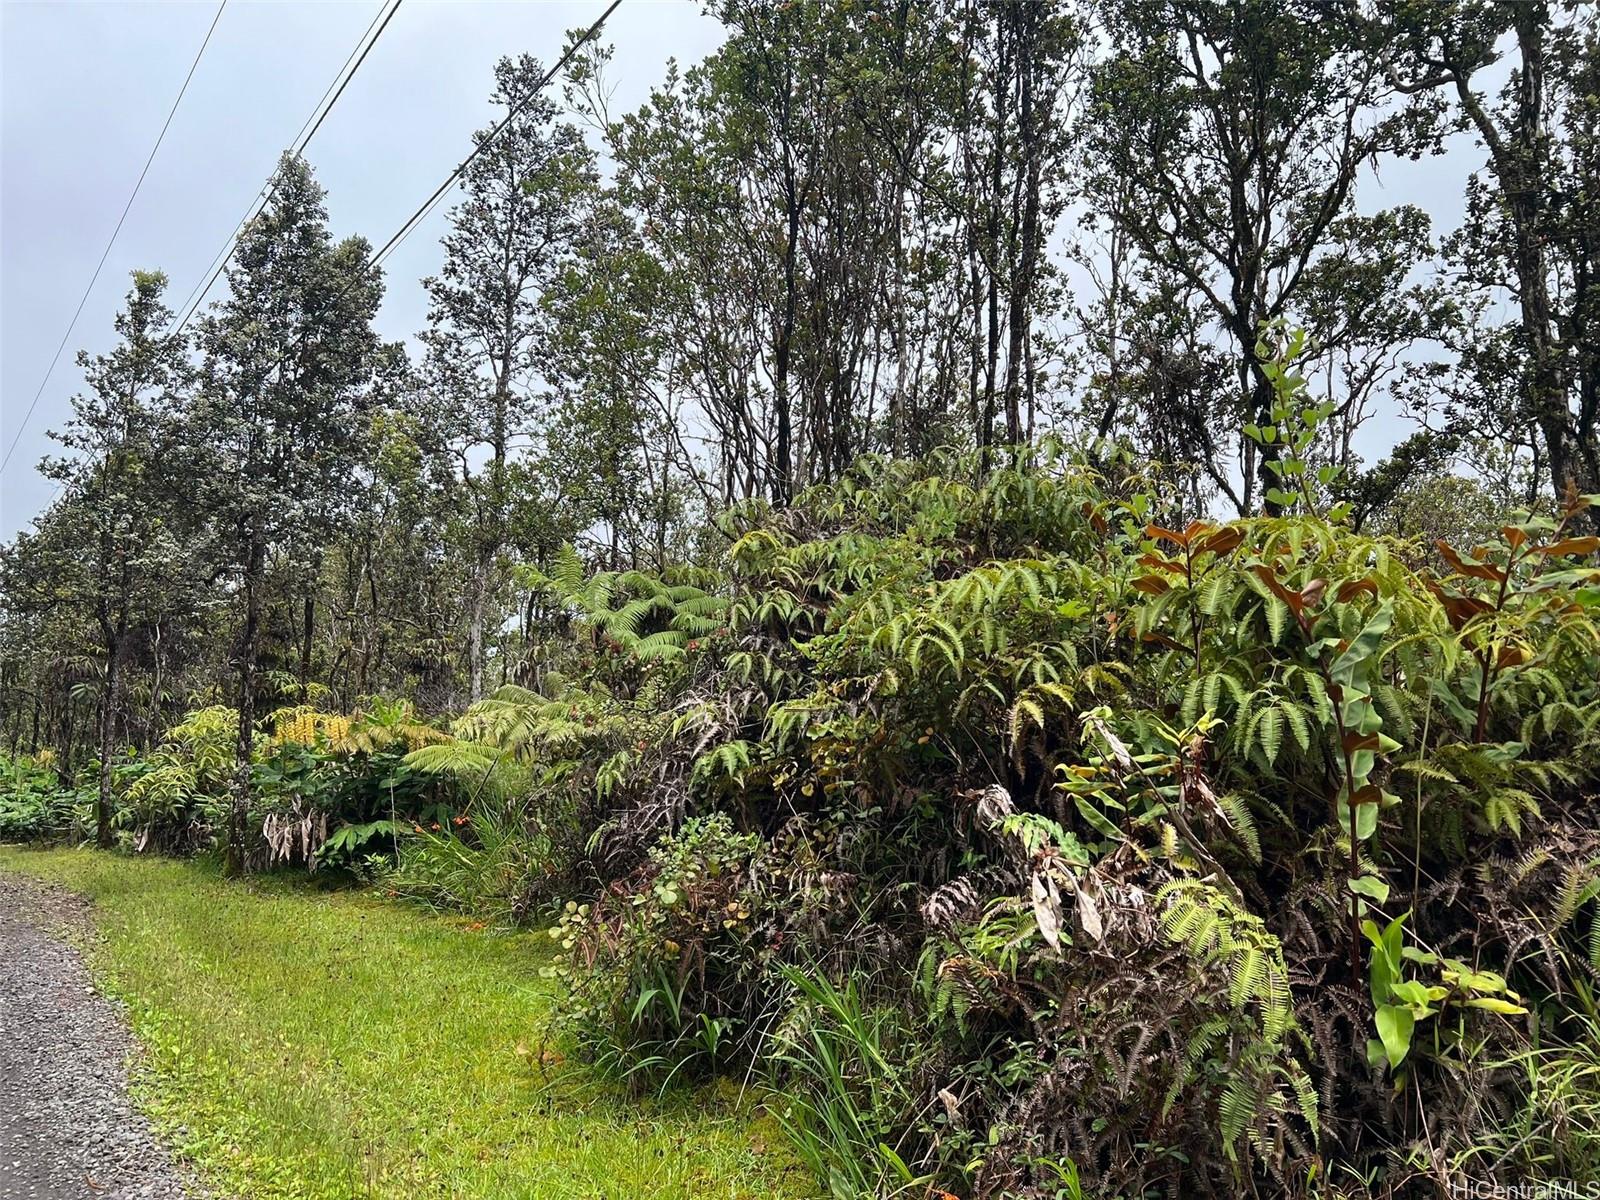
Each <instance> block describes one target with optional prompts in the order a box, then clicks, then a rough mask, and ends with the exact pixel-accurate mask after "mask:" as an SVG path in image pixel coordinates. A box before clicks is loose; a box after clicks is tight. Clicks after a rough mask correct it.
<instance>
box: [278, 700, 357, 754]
mask: <svg viewBox="0 0 1600 1200" xmlns="http://www.w3.org/2000/svg"><path fill="white" fill-rule="evenodd" d="M272 730H273V734H274V735H275V736H276V737H277V739H278V740H279V741H280V742H293V743H295V744H296V745H299V746H317V745H327V746H339V745H342V744H343V743H344V741H345V740H346V739H347V738H348V737H349V736H350V718H349V717H347V716H343V715H341V714H339V713H325V712H318V711H317V710H316V709H314V708H306V707H301V708H280V709H279V710H278V711H277V712H275V713H273V714H272Z"/></svg>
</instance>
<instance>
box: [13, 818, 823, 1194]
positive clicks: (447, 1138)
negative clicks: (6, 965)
mask: <svg viewBox="0 0 1600 1200" xmlns="http://www.w3.org/2000/svg"><path fill="white" fill-rule="evenodd" d="M0 870H9V871H13V872H16V873H20V874H27V875H33V876H36V877H40V878H45V879H50V880H53V881H56V882H59V883H62V884H65V885H66V886H68V887H70V888H73V889H75V890H77V891H79V892H82V893H84V894H85V895H87V896H89V897H91V898H92V899H93V900H94V902H95V904H96V910H97V918H96V919H97V924H98V927H99V929H100V932H101V934H102V937H101V938H100V939H99V943H98V945H97V946H96V947H95V949H94V951H93V959H94V966H95V969H96V972H97V974H98V976H99V978H100V980H101V982H102V984H103V985H104V986H105V987H106V988H107V990H109V991H111V992H112V993H114V994H116V995H118V996H120V997H121V998H122V999H123V1000H124V1001H125V1002H126V1003H127V1005H128V1007H129V1010H130V1013H131V1016H132V1021H133V1025H134V1029H135V1031H136V1032H137V1034H138V1035H139V1037H140V1039H141V1040H142V1041H143V1043H144V1045H145V1047H146V1048H147V1050H148V1055H147V1057H146V1062H145V1064H144V1066H143V1067H142V1068H141V1070H140V1071H139V1073H138V1078H137V1082H136V1089H137V1095H138V1100H139V1102H140V1103H141V1105H143V1107H144V1108H145V1109H146V1111H147V1112H149V1113H150V1115H151V1117H152V1118H153V1120H154V1121H155V1122H156V1124H157V1125H158V1127H160V1128H161V1129H163V1130H164V1131H165V1132H166V1134H167V1135H168V1137H169V1138H170V1139H171V1141H172V1144H173V1145H175V1146H176V1147H177V1148H178V1150H179V1151H180V1152H181V1153H182V1154H184V1155H185V1156H187V1157H189V1158H190V1159H192V1160H193V1161H194V1162H195V1163H196V1164H197V1166H198V1167H199V1168H200V1170H201V1173H202V1175H203V1176H204V1177H205V1178H206V1180H207V1181H208V1182H210V1183H211V1184H212V1185H213V1186H214V1187H216V1188H217V1189H218V1190H219V1191H221V1192H223V1193H225V1194H228V1195H232V1196H238V1197H248V1198H251V1200H255V1198H262V1200H265V1198H274V1200H276V1198H280V1197H281V1198H285V1200H289V1198H293V1200H344V1198H354V1197H396V1198H404V1200H413V1198H421V1197H444V1196H451V1197H456V1196H459V1197H474V1198H476V1197H483V1198H486V1200H489V1198H502V1197H504V1198H507V1200H509V1198H512V1197H516V1198H519V1200H520V1198H523V1197H527V1198H533V1197H560V1198H562V1200H568V1198H572V1197H596V1198H599V1197H608V1198H613V1200H634V1198H635V1197H663V1198H665V1197H707V1198H710V1197H723V1198H728V1200H735V1198H747V1197H748V1198H753V1197H766V1196H796V1195H805V1194H808V1193H810V1192H811V1191H812V1190H813V1188H812V1185H810V1184H809V1183H808V1181H807V1178H806V1177H805V1176H804V1174H803V1173H801V1172H799V1171H798V1170H796V1169H795V1168H794V1167H793V1166H792V1160H791V1159H789V1158H788V1156H787V1153H786V1152H784V1151H783V1150H782V1149H781V1147H782V1143H783V1138H782V1134H781V1133H777V1132H775V1131H773V1129H772V1126H771V1125H770V1124H769V1123H767V1122H765V1121H763V1120H757V1119H756V1118H754V1117H752V1115H751V1114H750V1113H749V1111H748V1110H747V1109H744V1110H741V1109H740V1108H739V1107H738V1106H736V1105H735V1104H734V1103H733V1102H732V1100H731V1099H730V1098H729V1097H728V1096H727V1095H726V1094H721V1095H712V1094H707V1093H701V1094H697V1095H694V1096H690V1097H684V1098H681V1099H679V1100H677V1101H673V1102H665V1103H652V1102H645V1103H643V1104H641V1103H640V1102H638V1101H635V1100H630V1099H628V1098H626V1097H622V1096H620V1095H618V1094H617V1093H615V1092H614V1091H611V1090H609V1089H607V1088H605V1087H602V1086H600V1085H599V1084H597V1083H595V1082H594V1081H593V1080H592V1079H591V1078H590V1077H589V1076H587V1075H586V1073H585V1072H584V1071H583V1069H582V1068H580V1067H577V1066H574V1065H571V1064H566V1063H564V1062H562V1061H560V1058H559V1055H556V1054H555V1053H554V1052H553V1051H550V1050H549V1049H548V1048H547V1047H546V1046H545V1040H544V1036H543V1031H544V1023H545V1020H546V1018H547V1017H548V1014H549V1011H550V1005H551V1004H552V1002H553V998H552V995H551V993H550V990H549V985H548V984H547V983H546V982H545V981H544V980H542V979H541V978H540V975H539V967H540V965H541V964H542V962H543V961H544V958H545V955H546V951H545V950H544V949H543V948H542V945H541V943H543V944H546V945H547V944H548V942H547V941H545V940H544V939H539V938H536V937H533V936H531V935H522V936H516V935H507V934H496V933H493V932H490V931H481V930H474V929H472V928H471V927H469V926H467V925H465V924H464V923H461V922H454V921H446V920H442V919H437V918H431V917H427V916H424V915H422V914H419V913H417V912H416V911H415V910H411V909H407V908H403V907H401V906H399V905H395V904H390V903H385V902H383V901H381V900H379V899H376V898H374V897H371V896H367V895H363V894H360V893H358V892H317V891H311V890H308V889H306V888H305V887H296V886H290V885H288V884H284V883H276V882H271V881H262V882H255V883H250V884H242V883H239V882H234V881H224V880H222V879H220V878H218V877H217V875H216V874H215V872H214V871H213V870H211V869H210V868H208V867H207V866H206V865H204V864H194V863H179V862H172V861H165V860H154V859H132V858H127V857H117V856H113V855H109V854H100V853H96V852H93V851H33V850H18V849H13V848H4V847H0Z"/></svg>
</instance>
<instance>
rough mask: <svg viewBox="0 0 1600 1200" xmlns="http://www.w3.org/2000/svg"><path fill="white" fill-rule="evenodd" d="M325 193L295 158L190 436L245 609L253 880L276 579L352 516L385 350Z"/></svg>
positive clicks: (237, 861) (209, 328)
mask: <svg viewBox="0 0 1600 1200" xmlns="http://www.w3.org/2000/svg"><path fill="white" fill-rule="evenodd" d="M323 201H324V192H323V189H322V187H321V186H320V185H318V184H317V182H316V180H315V179H314V178H313V177H312V173H311V168H310V167H309V166H308V165H307V164H306V163H305V161H304V160H303V159H299V158H294V157H290V156H288V155H285V156H284V158H283V160H282V161H281V162H280V163H279V165H278V169H277V172H276V174H275V175H274V176H273V179H272V182H271V184H270V191H269V203H268V204H267V207H266V208H265V209H264V211H263V212H262V213H261V215H260V216H258V217H257V218H256V219H255V220H253V221H252V222H251V223H250V225H249V226H248V227H247V228H246V229H245V231H244V233H243V234H242V235H241V236H240V239H239V243H238V248H237V250H236V252H235V255H234V260H233V266H231V267H230V268H229V270H228V285H229V291H230V295H229V296H228V298H227V299H226V300H225V301H223V302H222V303H221V304H220V305H219V306H217V307H216V309H215V311H214V312H213V313H212V314H211V315H209V316H207V317H206V319H205V321H204V322H203V324H202V327H201V330H200V335H199V340H200V345H201V348H202V350H203V351H204V368H203V378H202V382H201V386H200V388H199V390H198V392H197V394H196V397H195V402H194V405H193V407H192V410H191V413H190V418H191V424H190V437H191V439H192V440H193V443H194V445H196V446H197V447H202V448H203V449H204V451H205V455H206V463H205V470H204V471H203V472H202V473H201V474H200V475H199V476H197V479H196V486H197V491H198V498H199V500H200V503H201V505H202V507H203V509H204V511H205V513H206V515H207V517H208V518H209V520H210V521H211V523H212V525H213V528H214V530H215V533H216V536H217V538H218V541H219V543H220V545H221V546H222V547H223V548H224V549H223V554H224V557H223V561H222V563H221V564H220V565H221V568H222V570H223V571H224V573H226V574H227V575H229V576H231V577H232V578H233V579H234V581H235V582H236V584H237V588H238V593H239V595H238V600H239V604H240V607H241V609H242V612H241V615H240V619H239V622H238V626H237V640H236V645H235V655H234V663H235V667H236V670H237V674H238V689H239V690H238V700H237V706H238V712H239V741H238V747H237V758H236V763H235V770H236V776H235V784H234V796H233V806H232V813H231V817H230V821H229V829H228V845H227V860H228V866H229V868H230V869H231V870H235V871H236V870H239V869H242V867H243V856H244V852H245V828H244V827H245V821H246V818H247V816H248V812H249V801H250V756H251V746H252V739H253V736H254V725H255V702H256V685H257V678H256V677H257V667H258V654H259V651H260V639H261V625H262V610H263V603H264V600H265V591H266V587H267V583H268V575H269V569H270V568H271V567H273V566H278V567H280V568H287V569H289V570H290V571H292V572H293V573H294V574H296V575H297V576H301V577H303V576H304V575H305V574H306V573H308V572H309V571H310V570H311V569H312V566H313V564H314V563H315V561H316V560H317V557H318V556H319V555H320V553H321V550H322V547H323V546H324V545H325V543H326V541H327V539H328V537H329V535H330V533H331V531H332V529H333V528H334V527H335V526H336V524H337V522H338V520H339V518H340V516H341V514H342V510H343V508H344V497H345V494H346V489H347V485H348V481H349V479H350V476H351V472H352V463H353V459H354V455H355V450H356V447H357V445H358V439H359V436H360V432H361V425H360V413H359V410H360V408H361V397H362V386H363V384H364V383H365V382H366V381H367V379H368V377H369V375H370V373H371V369H372V360H373V354H374V352H375V350H376V347H377V339H376V337H375V336H374V334H373V332H372V324H371V322H372V316H373V314H374V312H376V310H377V307H378V302H379V300H380V299H381V297H382V290H383V289H382V283H381V277H380V275H379V273H378V271H377V269H376V268H374V267H373V266H372V265H371V264H370V263H369V261H368V259H369V254H370V251H369V247H368V245H367V243H366V241H365V240H364V239H361V238H349V239H346V240H345V241H343V242H340V243H338V244H335V243H334V241H333V238H332V236H331V235H330V233H329V232H328V215H327V209H326V207H325V205H324V202H323Z"/></svg>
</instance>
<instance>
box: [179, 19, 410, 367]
mask: <svg viewBox="0 0 1600 1200" xmlns="http://www.w3.org/2000/svg"><path fill="white" fill-rule="evenodd" d="M402 2H403V0H393V3H392V4H390V5H389V6H388V7H387V10H385V8H383V7H380V8H379V10H378V13H377V15H376V16H374V17H373V18H372V22H371V24H369V25H368V26H367V28H366V30H365V31H364V32H363V33H362V35H361V37H360V39H358V40H357V42H356V45H355V48H354V49H353V50H351V51H350V53H349V55H348V56H347V57H346V58H345V60H344V65H343V66H341V67H340V68H339V71H338V74H336V75H335V76H334V77H333V81H332V82H331V83H329V84H328V86H327V88H326V90H324V91H323V93H322V98H321V99H320V100H318V101H317V104H316V107H315V108H313V109H312V110H311V115H310V116H308V117H306V119H305V123H304V124H302V125H301V126H300V132H299V133H297V134H295V137H294V140H293V141H292V142H290V143H289V148H288V149H287V150H286V151H285V152H284V153H286V154H288V155H290V156H298V155H300V154H302V153H304V152H305V149H306V147H307V146H309V145H310V144H311V139H312V138H314V137H316V136H317V131H318V130H319V129H321V128H322V123H323V122H324V121H326V120H327V119H328V114H329V113H331V112H332V111H333V106H334V105H335V104H337V103H339V97H341V96H343V95H344V90H345V88H347V87H349V86H350V81H351V80H352V79H354V78H355V77H356V72H357V71H359V70H360V69H361V64H362V63H364V62H366V61H367V55H369V54H371V53H372V48H373V47H374V46H376V45H377V44H378V39H379V38H380V37H382V36H383V31H384V30H385V29H387V28H389V22H390V21H392V20H394V15H395V13H397V12H399V11H400V5H401V3H402ZM374 29H376V30H377V32H376V33H373V30H374ZM369 35H370V36H369ZM351 63H354V64H355V65H354V66H351ZM330 96H331V97H332V98H331V99H330V98H329V97H330ZM275 179H276V172H274V174H273V175H272V176H270V177H269V178H268V180H267V182H266V183H264V184H262V185H261V190H260V192H258V193H257V194H256V199H255V200H254V201H252V202H251V205H250V208H249V209H247V210H246V212H245V215H244V216H242V217H240V218H239V223H238V224H237V225H235V226H234V227H233V232H232V233H230V234H229V235H228V237H227V240H226V241H224V242H223V244H222V249H221V250H219V251H218V252H217V255H216V257H214V258H213V259H212V260H211V266H210V267H209V268H207V273H206V275H205V277H204V282H203V283H201V284H199V285H198V286H197V287H196V288H195V290H194V291H192V292H190V293H189V295H188V298H187V299H185V300H184V302H183V304H182V306H181V307H180V308H179V309H178V312H180V313H181V314H182V315H181V316H180V317H179V318H178V320H177V322H176V323H175V324H174V325H173V326H172V330H171V332H169V333H168V334H167V337H168V338H169V339H171V338H175V337H177V336H178V335H179V334H180V333H182V332H183V330H184V327H185V326H186V325H188V323H189V322H190V321H192V320H193V319H194V315H195V313H197V312H198V311H199V310H200V306H201V305H202V304H204V303H205V298H206V296H207V294H208V293H209V292H210V291H211V289H212V288H213V287H214V286H215V285H216V282H217V280H218V279H219V278H220V277H221V275H222V272H223V271H224V270H225V269H226V268H227V265H228V260H229V259H230V258H232V257H233V251H234V249H235V247H236V246H237V244H238V240H239V234H240V233H242V232H243V231H244V228H245V226H246V225H248V224H249V223H250V222H251V221H252V220H254V219H255V218H256V217H257V216H258V215H259V214H260V213H261V212H263V211H264V210H265V209H266V207H267V205H268V204H270V203H272V196H273V191H274V180H275Z"/></svg>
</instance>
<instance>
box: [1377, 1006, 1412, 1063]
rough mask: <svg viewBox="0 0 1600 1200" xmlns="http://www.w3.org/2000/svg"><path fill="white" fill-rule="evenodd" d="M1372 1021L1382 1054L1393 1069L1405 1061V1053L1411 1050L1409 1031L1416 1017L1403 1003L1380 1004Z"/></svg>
mask: <svg viewBox="0 0 1600 1200" xmlns="http://www.w3.org/2000/svg"><path fill="white" fill-rule="evenodd" d="M1373 1022H1374V1024H1376V1025H1377V1027H1378V1040H1379V1041H1381V1042H1382V1043H1383V1053H1384V1056H1385V1057H1386V1058H1388V1060H1389V1068H1390V1069H1391V1070H1393V1069H1394V1068H1396V1067H1398V1066H1399V1065H1400V1064H1401V1063H1403V1062H1405V1060H1406V1055H1407V1054H1409V1053H1410V1052H1411V1032H1412V1030H1413V1029H1414V1028H1415V1027H1416V1018H1415V1017H1414V1016H1413V1015H1412V1013H1411V1010H1410V1009H1409V1008H1407V1007H1406V1006H1405V1005H1403V1004H1380V1005H1379V1006H1378V1011H1377V1013H1376V1014H1374V1016H1373Z"/></svg>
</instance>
